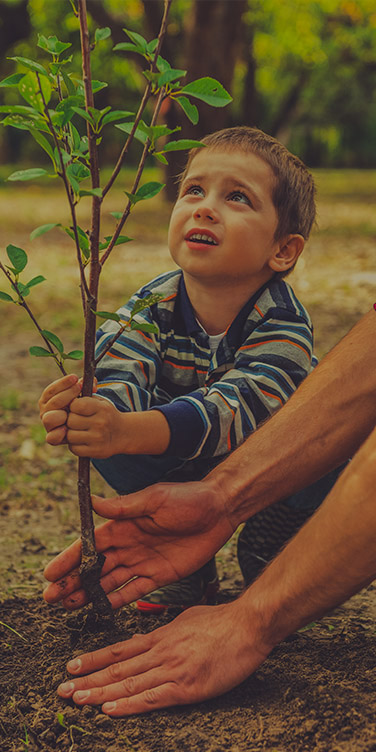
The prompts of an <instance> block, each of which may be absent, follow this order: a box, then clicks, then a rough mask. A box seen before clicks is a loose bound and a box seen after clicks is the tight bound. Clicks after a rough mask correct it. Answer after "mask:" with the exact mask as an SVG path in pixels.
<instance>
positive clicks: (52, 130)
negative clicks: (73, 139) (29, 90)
mask: <svg viewBox="0 0 376 752" xmlns="http://www.w3.org/2000/svg"><path fill="white" fill-rule="evenodd" d="M37 79H38V83H39V93H40V95H41V97H42V102H43V108H44V114H45V116H46V118H47V125H48V127H49V130H50V133H51V136H52V138H53V140H54V143H55V146H56V149H57V152H58V154H59V159H60V169H61V173H60V177H61V178H62V180H63V183H64V187H65V192H66V195H67V199H68V203H69V207H70V211H71V217H72V229H73V234H74V238H75V243H76V253H77V261H78V266H79V270H80V279H81V297H82V306H83V309H84V310H85V297H84V295H86V297H87V296H88V295H89V289H88V286H87V282H86V277H85V271H84V265H83V263H82V257H81V248H80V241H79V237H78V230H77V226H78V222H77V217H76V209H75V205H74V200H73V196H72V187H71V185H70V183H69V180H68V177H67V173H66V169H65V164H64V160H63V155H62V151H61V147H60V144H59V139H58V137H57V135H56V131H55V128H54V126H53V123H52V120H51V117H50V113H49V111H48V107H47V103H46V100H45V98H44V94H43V91H42V86H41V83H40V76H39V73H37ZM58 174H59V173H58Z"/></svg>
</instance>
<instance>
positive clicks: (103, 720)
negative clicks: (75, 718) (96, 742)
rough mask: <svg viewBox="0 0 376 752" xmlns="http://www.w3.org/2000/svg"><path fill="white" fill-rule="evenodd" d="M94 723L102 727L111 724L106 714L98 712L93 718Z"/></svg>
mask: <svg viewBox="0 0 376 752" xmlns="http://www.w3.org/2000/svg"><path fill="white" fill-rule="evenodd" d="M94 723H95V725H96V726H101V727H102V728H103V727H104V726H110V725H111V719H110V718H109V717H108V715H105V713H98V715H96V716H95V718H94Z"/></svg>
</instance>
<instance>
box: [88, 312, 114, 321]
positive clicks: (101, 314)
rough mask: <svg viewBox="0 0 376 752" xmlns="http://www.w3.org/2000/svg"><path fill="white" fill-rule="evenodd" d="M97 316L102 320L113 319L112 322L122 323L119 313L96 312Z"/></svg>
mask: <svg viewBox="0 0 376 752" xmlns="http://www.w3.org/2000/svg"><path fill="white" fill-rule="evenodd" d="M94 313H95V315H96V316H99V318H100V319H111V321H120V316H119V314H118V313H110V312H109V311H94Z"/></svg>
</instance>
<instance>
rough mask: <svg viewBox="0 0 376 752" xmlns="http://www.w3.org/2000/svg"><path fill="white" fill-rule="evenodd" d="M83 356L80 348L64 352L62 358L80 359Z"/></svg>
mask: <svg viewBox="0 0 376 752" xmlns="http://www.w3.org/2000/svg"><path fill="white" fill-rule="evenodd" d="M83 357H84V354H83V352H82V350H71V351H70V352H69V353H64V360H81V359H82V358H83Z"/></svg>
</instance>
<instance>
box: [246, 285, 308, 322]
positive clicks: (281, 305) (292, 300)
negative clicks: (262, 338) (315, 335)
mask: <svg viewBox="0 0 376 752" xmlns="http://www.w3.org/2000/svg"><path fill="white" fill-rule="evenodd" d="M255 309H256V311H258V313H259V314H260V315H261V316H263V317H265V316H268V315H271V314H272V312H273V310H275V309H278V310H279V311H280V312H281V311H285V312H286V314H287V315H289V316H293V317H298V318H300V319H304V320H305V321H306V322H307V323H308V324H309V326H312V323H311V318H310V315H309V313H308V311H307V309H306V308H305V307H304V305H303V304H302V303H301V301H300V300H299V298H298V297H297V296H296V294H295V292H294V290H293V289H292V287H291V286H290V285H289V284H288V283H287V282H285V280H284V279H273V280H271V281H270V282H269V283H268V284H267V285H266V286H265V287H264V288H263V290H262V291H261V292H260V296H259V297H258V299H257V300H256V302H255Z"/></svg>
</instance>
